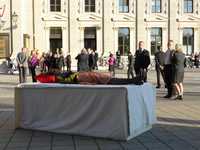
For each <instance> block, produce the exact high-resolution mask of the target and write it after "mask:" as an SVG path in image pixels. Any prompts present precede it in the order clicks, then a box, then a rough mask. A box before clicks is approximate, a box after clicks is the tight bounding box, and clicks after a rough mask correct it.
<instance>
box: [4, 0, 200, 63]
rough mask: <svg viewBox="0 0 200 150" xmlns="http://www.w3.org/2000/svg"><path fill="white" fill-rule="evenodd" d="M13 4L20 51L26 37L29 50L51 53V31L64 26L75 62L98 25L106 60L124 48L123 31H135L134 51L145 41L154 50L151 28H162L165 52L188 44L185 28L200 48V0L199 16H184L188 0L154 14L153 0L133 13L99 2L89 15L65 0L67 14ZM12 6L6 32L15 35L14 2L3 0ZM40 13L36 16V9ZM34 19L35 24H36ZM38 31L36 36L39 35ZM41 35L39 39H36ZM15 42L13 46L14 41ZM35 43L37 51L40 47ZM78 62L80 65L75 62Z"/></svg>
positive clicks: (39, 0) (37, 2) (37, 4)
mask: <svg viewBox="0 0 200 150" xmlns="http://www.w3.org/2000/svg"><path fill="white" fill-rule="evenodd" d="M12 1H13V12H14V11H15V12H16V14H17V15H18V21H17V26H13V47H14V53H13V55H12V56H13V57H15V56H16V53H17V52H19V50H20V49H21V47H23V46H24V34H26V35H29V37H30V39H29V41H30V44H29V46H28V47H29V48H30V49H33V48H37V49H39V50H41V51H46V52H47V51H49V50H50V43H49V36H50V28H51V27H61V28H62V38H63V51H64V53H65V54H66V53H69V52H70V53H71V55H72V58H74V57H75V56H76V55H77V54H78V53H79V52H80V50H81V49H82V48H83V47H84V29H85V28H86V27H96V29H97V31H96V35H97V43H96V44H97V51H98V52H99V54H100V56H101V55H105V56H108V54H109V52H113V53H115V52H116V51H117V50H118V29H119V28H120V27H128V28H129V29H130V51H131V52H132V53H134V52H135V50H136V48H137V43H138V41H140V40H143V41H144V42H145V46H146V48H147V49H148V50H150V49H151V29H152V28H153V27H160V28H162V43H163V49H164V50H166V49H167V41H168V39H172V40H174V41H175V43H182V40H183V38H182V35H183V29H184V28H186V27H192V28H194V37H195V38H194V50H195V51H199V50H200V1H199V0H194V1H193V6H194V11H193V13H188V14H186V13H184V12H183V0H171V1H169V3H168V0H162V12H161V13H152V12H151V4H152V0H144V1H140V0H129V13H119V11H118V10H119V8H118V7H119V6H118V1H117V0H96V12H95V13H86V12H85V11H84V0H62V7H61V12H51V11H50V3H49V0H34V6H33V5H32V4H33V1H32V0H29V1H27V0H19V1H14V0H12ZM0 2H1V3H0V4H3V3H5V4H6V5H7V9H6V12H7V13H6V15H5V16H4V17H3V19H4V20H6V23H5V25H4V27H3V28H2V29H0V33H9V35H10V14H9V12H10V10H9V9H10V8H9V2H10V1H9V0H0ZM33 7H34V9H35V13H34V14H32V12H33V9H32V8H33ZM33 15H34V16H35V20H34V21H35V24H34V25H33ZM33 29H35V34H34V33H33ZM34 37H35V41H34V40H33V39H34ZM10 44H11V43H10ZM34 45H35V47H34ZM74 63H75V62H74Z"/></svg>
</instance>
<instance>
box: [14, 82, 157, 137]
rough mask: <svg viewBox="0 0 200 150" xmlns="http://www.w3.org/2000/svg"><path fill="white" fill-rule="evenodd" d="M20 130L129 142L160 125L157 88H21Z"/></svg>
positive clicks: (18, 102) (18, 92)
mask: <svg viewBox="0 0 200 150" xmlns="http://www.w3.org/2000/svg"><path fill="white" fill-rule="evenodd" d="M15 107H16V127H21V128H25V129H34V130H42V131H49V132H56V133H68V134H75V135H84V136H92V137H102V138H110V139H117V140H129V139H131V138H133V137H136V136H137V135H139V134H141V133H143V132H145V131H147V130H149V129H150V128H151V127H152V125H153V124H155V123H156V112H155V111H156V94H155V88H154V87H153V86H152V85H151V84H149V83H145V84H144V85H117V86H113V85H64V84H38V83H37V84H21V85H19V86H18V87H16V88H15Z"/></svg>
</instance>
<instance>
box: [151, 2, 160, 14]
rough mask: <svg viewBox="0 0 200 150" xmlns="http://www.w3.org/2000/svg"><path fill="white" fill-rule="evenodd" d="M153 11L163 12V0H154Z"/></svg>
mask: <svg viewBox="0 0 200 150" xmlns="http://www.w3.org/2000/svg"><path fill="white" fill-rule="evenodd" d="M151 11H152V13H161V0H152V10H151Z"/></svg>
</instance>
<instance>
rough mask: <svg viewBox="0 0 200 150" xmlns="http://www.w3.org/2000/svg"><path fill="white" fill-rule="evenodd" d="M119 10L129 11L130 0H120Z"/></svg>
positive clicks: (121, 11) (122, 11)
mask: <svg viewBox="0 0 200 150" xmlns="http://www.w3.org/2000/svg"><path fill="white" fill-rule="evenodd" d="M119 12H120V13H128V12H129V0H119Z"/></svg>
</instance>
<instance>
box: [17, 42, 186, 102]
mask: <svg viewBox="0 0 200 150" xmlns="http://www.w3.org/2000/svg"><path fill="white" fill-rule="evenodd" d="M167 46H168V49H167V51H166V52H163V51H162V48H161V49H160V50H158V52H156V53H155V62H156V66H155V67H156V73H157V88H160V86H161V84H160V74H161V75H162V77H163V80H164V83H165V87H166V88H167V91H168V93H167V95H166V96H165V98H171V97H172V96H173V91H174V90H173V89H174V88H175V89H176V90H175V91H176V93H177V96H176V97H175V99H180V100H182V99H183V79H184V67H185V65H186V58H185V54H184V53H183V52H182V46H181V45H180V44H176V45H175V48H174V42H173V41H172V40H171V41H169V42H168V44H167ZM116 56H117V55H116ZM75 59H76V60H77V71H78V72H88V71H93V70H97V69H98V65H97V62H98V53H97V52H96V51H95V50H92V49H87V50H86V49H85V48H84V49H82V50H81V53H80V54H78V55H77V56H76V58H75ZM17 63H18V68H19V78H20V83H23V82H26V72H27V68H29V70H30V72H31V75H32V80H33V82H36V72H35V70H36V67H37V66H40V68H41V72H42V73H43V72H52V73H56V72H63V71H64V68H65V66H67V71H71V56H70V54H68V55H67V56H66V57H64V55H63V52H62V51H61V50H58V51H55V52H49V53H42V55H41V56H40V55H39V53H38V51H36V50H32V51H31V54H30V56H27V49H26V48H22V51H21V52H19V53H18V55H17ZM107 63H108V65H109V71H110V72H111V74H112V77H114V76H115V67H116V64H117V60H116V58H115V57H114V55H113V54H112V53H110V55H109V58H108V61H107ZM149 65H150V55H149V51H148V50H146V49H145V48H144V42H143V41H140V42H139V49H138V50H136V52H135V55H133V54H132V53H131V52H130V51H129V54H128V72H127V76H128V79H130V76H131V77H132V79H134V78H135V77H136V78H137V79H138V80H139V81H141V82H147V72H148V67H149ZM134 71H135V74H136V75H135V76H134V73H133V72H134Z"/></svg>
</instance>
